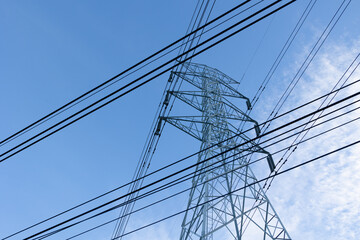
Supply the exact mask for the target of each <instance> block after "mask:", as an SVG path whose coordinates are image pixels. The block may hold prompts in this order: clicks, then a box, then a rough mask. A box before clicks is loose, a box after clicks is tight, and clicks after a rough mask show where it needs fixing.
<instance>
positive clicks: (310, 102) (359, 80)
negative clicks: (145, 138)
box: [4, 79, 360, 239]
mask: <svg viewBox="0 0 360 240" xmlns="http://www.w3.org/2000/svg"><path fill="white" fill-rule="evenodd" d="M359 82H360V79H358V80H356V81H354V82H352V83H349V84H347V85H345V86H343V87H341V88H338V89H336V90H334V91H332V92H329V93H327V94H324V95H322V96H320V97H317V98H315V99H313V100H311V101H309V102H306V103H304V104H302V105H300V106H298V107H295V108H293V109H291V110H289V111H287V112H285V113H282V114H280V115H278V116H276V117H274V118H273V119H271V120H275V119H278V118H281V117H283V116H285V115H287V114H290V113H292V112H294V111H296V110H299V109H301V108H303V107H305V106H308V105H310V104H312V103H314V102H316V101H319V100H320V99H323V98H324V97H327V96H329V95H330V94H333V93H336V92H338V91H341V90H343V89H346V88H348V87H350V86H352V85H354V84H357V83H359ZM264 124H266V122H263V123H261V124H259V126H261V125H264ZM251 130H254V127H252V128H250V129H247V130H245V131H244V132H243V133H246V132H249V131H251ZM235 137H236V135H235V136H232V137H230V138H228V139H226V140H224V141H222V142H220V143H223V142H225V141H228V140H231V139H233V138H235ZM215 146H216V145H213V146H209V147H207V148H205V149H203V150H200V151H198V152H196V153H194V154H191V155H189V156H187V157H185V158H182V159H180V160H178V161H176V162H173V163H171V164H168V165H166V166H164V167H162V168H159V169H157V170H155V171H153V172H151V173H149V174H147V175H146V176H144V177H142V178H141V179H144V178H147V177H149V176H151V175H154V174H156V173H158V172H160V171H163V170H165V169H167V168H169V167H171V166H174V165H175V164H178V163H180V162H183V161H185V160H187V159H189V158H191V157H193V156H196V155H197V154H199V153H201V152H203V151H207V150H210V149H211V148H213V147H215ZM138 180H140V179H137V180H136V181H138ZM133 182H134V181H132V182H129V183H127V184H124V185H122V186H120V187H117V188H114V189H112V190H110V191H108V192H106V193H104V194H101V195H99V196H97V197H94V198H92V199H90V200H88V201H85V202H83V203H81V204H78V205H76V206H75V207H72V208H70V209H67V210H65V211H63V212H61V213H59V214H56V215H54V216H52V217H49V218H47V219H45V220H43V221H40V222H38V223H36V224H34V225H32V226H30V227H28V228H25V229H22V230H20V231H18V232H16V233H14V234H12V235H10V236H7V237H6V238H4V239H7V238H10V237H12V236H15V235H17V234H19V233H22V232H24V231H26V230H29V229H31V228H33V227H35V226H38V225H40V224H42V223H45V222H47V221H49V220H52V219H54V218H56V217H58V216H60V215H63V214H65V213H68V212H70V211H72V210H74V209H76V208H79V207H81V206H84V205H86V204H88V203H90V202H92V201H95V200H97V199H99V198H101V197H103V196H105V195H108V194H110V193H113V192H115V191H117V190H119V189H121V188H123V187H126V186H128V185H130V184H132V183H133Z"/></svg>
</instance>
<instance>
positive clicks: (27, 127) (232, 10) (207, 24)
mask: <svg viewBox="0 0 360 240" xmlns="http://www.w3.org/2000/svg"><path fill="white" fill-rule="evenodd" d="M250 1H251V0H247V1H244V2H242V3H240V4H238V5H237V6H235V7H233V8H232V9H230V10H228V11H226V12H225V13H223V14H221V15H219V16H218V17H216V18H214V19H213V20H211V21H209V22H208V23H206V24H204V25H203V26H201V27H199V28H197V29H195V30H193V31H191V32H190V33H188V34H186V35H185V36H183V37H181V38H179V39H178V40H176V41H174V42H172V43H171V44H169V45H167V46H166V47H164V48H162V49H160V50H158V51H157V52H155V53H153V54H151V55H150V56H148V57H146V58H144V59H143V60H141V61H140V62H138V63H136V64H134V65H133V66H131V67H129V68H127V69H126V70H124V71H122V72H121V73H119V74H117V75H115V76H114V77H112V78H110V79H108V80H106V81H105V82H103V83H101V84H99V85H98V86H96V87H94V88H92V89H90V90H89V91H87V92H85V93H83V94H82V95H80V96H79V97H77V98H75V99H73V100H71V101H70V102H68V103H66V104H64V105H63V106H61V107H59V108H57V109H56V110H54V111H52V112H51V113H49V114H47V115H45V116H44V117H42V118H40V119H39V120H37V121H35V122H33V123H31V124H29V125H28V126H26V127H24V128H23V129H21V130H19V131H17V132H16V133H14V134H12V135H10V136H9V137H7V138H5V139H3V140H1V141H0V145H1V144H3V143H5V142H6V141H8V140H10V139H12V138H14V137H15V136H17V135H19V134H21V133H23V132H24V131H26V130H28V129H30V128H32V127H33V126H35V125H37V124H39V123H41V122H42V121H44V120H45V119H47V118H49V117H51V116H52V115H54V114H56V113H58V112H60V111H61V110H63V109H65V108H67V107H69V106H70V105H72V104H74V103H76V102H77V101H79V100H80V99H82V98H84V97H85V96H87V95H89V94H91V93H93V92H95V91H97V90H99V89H101V88H102V87H104V86H106V85H107V84H108V83H111V82H112V81H114V80H115V79H117V78H118V77H120V76H122V75H124V74H125V73H127V72H130V71H131V70H133V69H135V68H136V67H138V66H140V65H141V64H143V63H145V62H146V61H148V60H150V59H152V58H153V57H155V56H156V55H159V54H160V53H162V52H164V51H166V50H167V49H169V48H171V47H173V46H175V45H176V44H178V43H180V42H181V41H183V40H185V39H186V38H188V37H191V36H192V35H193V34H195V33H197V32H198V31H200V30H202V29H204V28H205V27H207V26H209V25H211V24H213V23H214V22H216V21H218V20H220V19H221V18H223V17H224V16H226V15H228V14H230V13H232V12H234V11H235V10H237V9H239V8H240V7H242V6H244V5H245V4H247V3H249V2H250Z"/></svg>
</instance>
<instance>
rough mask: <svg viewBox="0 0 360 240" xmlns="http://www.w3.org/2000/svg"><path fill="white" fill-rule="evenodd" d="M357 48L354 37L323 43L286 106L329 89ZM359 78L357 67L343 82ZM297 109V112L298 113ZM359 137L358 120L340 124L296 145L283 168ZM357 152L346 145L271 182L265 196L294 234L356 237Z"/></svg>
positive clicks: (359, 212) (359, 222)
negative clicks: (351, 39) (340, 150)
mask: <svg viewBox="0 0 360 240" xmlns="http://www.w3.org/2000/svg"><path fill="white" fill-rule="evenodd" d="M359 49H360V41H359V40H355V41H346V40H345V39H343V41H341V44H339V43H338V42H337V43H335V42H332V43H331V42H330V43H329V44H327V47H326V48H325V49H323V51H321V53H320V54H319V55H318V56H317V57H316V60H315V61H314V62H313V63H312V64H311V65H310V67H309V69H308V70H307V71H306V74H305V75H304V77H303V79H302V80H301V81H300V82H299V85H298V86H297V88H296V91H295V92H294V93H293V94H292V96H291V99H290V101H289V102H288V104H287V108H288V109H290V108H291V107H292V106H297V105H300V104H302V103H304V102H306V101H309V100H311V99H313V98H315V97H318V96H321V95H322V94H325V93H327V92H328V91H330V90H331V89H332V87H333V86H334V84H335V83H336V82H337V81H338V80H339V78H340V77H341V75H342V74H343V73H344V71H345V69H346V68H347V67H348V65H349V64H350V63H351V62H352V61H353V59H354V57H355V56H356V55H357V54H358V53H359ZM359 78H360V71H359V70H358V71H356V72H355V73H354V76H352V77H351V78H350V79H349V82H351V81H353V80H355V79H359ZM359 90H360V87H359V86H358V85H356V87H351V88H350V89H347V90H345V91H342V92H341V94H339V95H338V96H337V98H336V99H340V98H341V97H344V96H347V95H349V94H351V93H354V92H355V91H359ZM317 107H318V106H316V107H315V106H314V107H313V108H312V109H315V108H317ZM353 107H354V106H352V107H351V108H353ZM308 110H310V109H308ZM342 112H345V110H342ZM303 113H304V112H299V114H300V115H301V114H303ZM359 116H360V111H356V112H353V113H351V114H349V115H346V116H345V117H342V118H340V119H338V120H336V121H334V122H331V124H326V125H324V126H322V127H319V128H317V129H314V130H312V131H311V132H310V134H309V135H308V136H311V135H312V134H316V133H319V132H322V131H324V130H326V129H329V128H331V127H335V126H337V125H338V124H341V123H343V122H345V121H347V120H350V119H352V118H355V117H359ZM308 136H307V137H308ZM359 139H360V124H359V122H355V123H353V124H350V125H346V126H345V127H343V128H341V129H338V130H336V131H333V132H331V133H329V134H326V135H324V136H323V137H320V138H316V139H315V140H312V141H310V142H308V143H306V144H303V145H301V146H299V147H298V149H297V150H296V152H294V154H293V155H292V156H291V157H290V159H289V162H288V163H287V164H286V165H285V167H284V168H286V167H289V166H291V165H294V164H296V163H299V162H303V161H305V160H308V159H310V158H312V157H316V156H319V155H321V154H324V153H326V152H329V151H331V150H334V149H336V148H339V147H342V146H344V145H346V144H349V143H351V142H354V141H357V140H359ZM290 142H291V141H289V142H287V144H289V143H290ZM359 156H360V147H359V146H355V147H351V148H349V149H347V150H345V151H342V152H341V153H337V154H334V155H331V156H329V157H326V158H324V159H322V160H320V161H318V162H316V163H313V164H310V165H309V166H305V167H303V168H301V169H299V170H295V171H293V172H292V173H289V174H287V175H284V176H281V177H279V178H278V179H276V180H275V181H274V184H273V186H272V188H271V189H270V191H269V195H270V198H271V200H272V201H273V204H274V205H275V207H276V209H277V210H278V212H279V214H280V217H281V218H282V220H283V222H284V223H285V225H286V226H287V228H288V231H289V232H290V233H291V236H292V237H293V238H294V239H330V240H331V239H356V237H358V236H360V201H358V199H359V197H360V188H359V187H358V186H357V184H358V183H360V174H359V170H360V159H359Z"/></svg>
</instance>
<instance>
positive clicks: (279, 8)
mask: <svg viewBox="0 0 360 240" xmlns="http://www.w3.org/2000/svg"><path fill="white" fill-rule="evenodd" d="M280 1H281V0H278V1H275V2H274V3H272V4H270V5H268V6H266V7H265V8H263V9H261V10H259V11H257V12H256V13H254V14H251V15H250V16H249V17H247V18H245V19H243V20H241V21H239V22H237V23H236V24H234V25H232V26H231V27H229V28H227V29H225V30H223V31H222V32H220V33H218V34H216V35H215V36H213V37H211V38H209V39H207V40H205V41H204V42H202V43H200V44H199V45H198V46H196V47H194V48H193V49H191V50H194V49H196V48H197V47H199V46H201V45H203V44H205V43H207V42H209V41H210V40H212V39H214V38H216V37H217V36H218V35H221V34H223V33H224V32H226V31H229V30H230V29H232V28H233V27H235V26H237V25H239V24H241V23H243V22H244V21H246V20H248V19H250V18H252V17H253V16H255V15H257V14H259V13H261V12H262V11H265V10H266V9H268V8H270V7H271V6H273V5H275V4H277V3H278V2H280ZM295 1H296V0H292V1H289V2H288V3H286V4H284V5H282V6H280V7H278V8H277V9H275V10H273V11H271V12H269V13H267V14H265V15H264V16H262V17H260V18H258V19H256V20H255V21H253V22H251V23H249V24H247V25H246V26H244V27H241V28H240V29H238V30H236V31H234V32H233V33H231V34H229V35H227V36H225V37H224V38H222V39H220V40H218V41H216V42H215V43H213V44H211V45H209V46H207V47H205V48H204V49H202V50H200V51H199V52H196V53H195V54H193V55H192V56H190V57H188V58H186V59H185V60H183V61H180V62H178V63H177V64H175V65H176V66H177V65H180V64H182V63H184V62H185V61H187V60H189V59H191V58H193V57H195V56H197V55H199V54H200V53H202V52H204V51H206V50H208V49H210V48H212V47H214V46H215V45H217V44H219V43H221V42H222V41H224V40H226V39H228V38H230V37H232V36H234V35H235V34H237V33H239V32H241V31H243V30H244V29H247V28H248V27H250V26H252V25H254V24H255V23H257V22H259V21H261V20H263V19H264V18H266V17H268V16H270V15H272V14H274V13H275V12H278V11H280V10H281V9H283V8H284V7H286V6H288V5H290V4H292V3H294V2H295ZM174 60H175V59H172V60H170V61H168V62H167V63H165V64H163V65H161V66H159V67H157V68H155V69H154V70H152V71H150V72H148V73H147V74H145V75H143V76H142V77H140V78H137V79H136V80H133V81H132V82H130V83H128V84H126V85H125V86H123V87H121V88H119V89H118V90H116V91H114V92H112V93H111V94H109V95H107V96H106V97H104V98H102V99H100V100H98V101H96V102H94V103H93V104H91V105H89V106H88V107H86V108H84V109H82V110H81V111H79V112H77V113H75V114H73V115H71V116H70V117H68V118H66V119H64V120H62V121H60V122H58V123H57V124H55V125H53V126H52V127H50V128H48V129H46V130H44V131H43V132H41V133H39V134H37V135H35V136H34V137H32V138H30V139H28V140H26V141H24V142H23V143H21V144H19V145H17V146H15V147H14V148H12V149H10V150H8V151H7V152H5V153H3V154H1V155H0V156H4V155H5V154H8V153H9V152H11V151H13V150H15V149H16V148H19V147H20V146H22V145H24V144H25V143H27V142H29V141H31V140H33V139H34V138H36V137H38V136H40V135H42V134H43V133H46V132H47V131H49V130H51V129H52V128H54V127H56V126H58V125H60V124H62V123H64V122H65V121H67V120H68V119H70V118H72V117H73V116H75V115H78V114H80V113H81V112H83V111H85V110H87V109H89V108H90V107H92V106H94V105H95V104H97V103H99V102H101V101H103V100H105V99H106V98H109V97H111V96H112V95H114V94H116V93H118V92H119V91H121V90H123V89H125V88H127V87H129V86H130V85H132V84H134V83H135V82H137V81H140V80H141V78H143V77H146V76H147V75H149V74H151V73H153V72H155V71H157V70H159V69H160V68H162V67H163V66H165V65H167V64H169V63H171V62H172V61H174ZM171 68H172V67H170V68H167V69H165V70H163V71H162V72H160V73H158V74H157V75H155V76H153V77H151V78H149V79H147V80H146V81H144V82H142V83H139V84H138V85H137V86H135V87H133V88H131V89H129V90H127V91H125V92H124V93H122V94H120V95H118V96H116V97H114V98H112V99H110V100H108V101H107V102H105V103H103V104H101V105H100V106H98V107H96V108H94V109H92V110H90V111H89V112H87V113H85V114H84V115H82V116H80V117H78V118H76V119H74V120H72V121H71V122H69V123H67V124H65V125H63V126H62V127H60V128H58V129H56V130H54V131H53V132H51V133H49V134H47V135H45V136H43V137H41V138H40V139H37V140H36V141H34V142H32V143H30V144H28V145H26V146H25V147H23V148H21V149H19V150H17V151H15V152H14V153H12V154H9V155H8V156H6V157H4V158H2V159H0V162H2V161H4V160H6V159H8V158H10V157H12V156H14V155H15V154H17V153H19V152H21V151H23V150H25V149H27V148H28V147H30V146H32V145H34V144H36V143H38V142H40V141H41V140H43V139H45V138H47V137H49V136H50V135H52V134H54V133H56V132H58V131H60V130H62V129H63V128H65V127H67V126H69V125H71V124H73V123H74V122H76V121H78V120H80V119H82V118H84V117H85V116H87V115H89V114H91V113H93V112H95V111H97V110H99V109H100V108H102V107H104V106H106V105H108V104H109V103H111V102H113V101H115V100H117V99H119V98H120V97H122V96H124V95H126V94H128V93H129V92H132V91H134V90H135V89H137V88H139V87H141V86H143V85H144V84H146V83H148V82H150V81H152V80H153V79H155V78H157V77H159V76H160V75H162V74H164V73H165V72H167V71H169V70H171Z"/></svg>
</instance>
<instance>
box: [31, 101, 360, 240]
mask: <svg viewBox="0 0 360 240" xmlns="http://www.w3.org/2000/svg"><path fill="white" fill-rule="evenodd" d="M359 101H360V99H359V100H357V101H356V102H359ZM356 102H352V103H350V104H348V106H350V105H353V104H355V103H356ZM345 107H347V106H343V107H340V108H338V109H336V110H334V111H332V112H330V113H327V114H326V115H324V116H322V117H325V116H328V115H331V114H333V113H334V112H336V111H339V110H341V109H343V108H345ZM358 109H360V107H355V108H354V109H351V110H349V111H347V112H345V113H341V114H339V115H337V116H335V117H332V118H330V119H326V120H324V121H323V122H321V123H318V124H316V125H312V126H310V127H308V128H306V129H305V130H304V129H303V130H300V131H299V132H303V131H306V130H308V129H311V128H314V127H317V126H320V125H323V124H325V123H327V122H330V121H333V120H335V119H338V118H339V117H342V116H345V115H347V114H349V113H351V112H353V111H356V110H358ZM359 119H360V117H357V118H355V119H352V120H349V121H347V122H345V123H342V124H340V125H338V126H336V127H333V128H331V129H328V130H326V131H324V132H321V133H319V134H317V135H316V136H312V137H310V138H308V139H306V140H302V141H301V143H303V142H306V141H308V140H310V139H313V138H315V137H318V136H320V135H323V134H325V133H328V132H330V131H333V130H335V129H338V128H339V127H341V126H344V125H346V124H349V123H352V122H354V121H357V120H359ZM313 121H315V120H313ZM304 125H305V124H301V125H300V126H297V127H294V128H292V129H290V130H287V131H286V132H283V133H281V134H279V135H277V136H274V137H272V138H271V139H267V140H265V141H264V142H263V143H265V142H268V141H271V140H273V139H275V138H277V137H279V136H281V135H285V134H287V133H289V132H292V131H293V130H295V129H297V128H301V127H302V126H304ZM299 132H297V133H293V134H291V135H290V136H286V137H284V138H282V139H280V140H277V141H276V142H273V143H270V144H268V145H267V146H265V148H266V147H269V146H272V145H275V144H278V143H279V142H281V141H284V140H286V139H288V138H291V137H293V136H296V135H297V134H299ZM263 143H261V144H263ZM299 144H300V143H297V144H295V145H294V146H298V145H299ZM288 148H289V147H288V146H287V147H285V148H283V149H281V150H278V151H276V152H274V153H272V155H275V154H277V153H280V152H282V151H285V150H286V149H288ZM245 151H246V149H245ZM250 154H251V153H248V154H247V155H250ZM236 155H237V154H233V155H230V156H227V157H226V158H224V159H221V160H219V161H216V162H214V163H211V164H210V165H208V166H205V167H203V168H201V169H197V170H195V171H194V172H190V173H188V174H186V175H183V176H180V177H178V178H177V179H175V180H172V181H171V182H169V183H166V184H164V185H162V186H159V187H157V188H155V189H152V190H150V191H148V192H146V193H143V194H141V195H140V196H137V197H136V199H130V200H128V201H127V202H123V203H120V204H118V205H116V206H113V207H111V208H109V209H106V210H104V211H102V212H100V213H97V214H95V215H93V216H90V217H87V218H85V219H82V220H80V221H78V222H76V223H73V224H70V225H68V226H66V227H63V228H61V229H58V230H55V231H53V232H51V233H48V234H46V236H50V235H53V234H56V233H58V232H59V231H63V230H66V229H68V228H70V227H73V226H75V225H77V224H80V223H82V222H85V221H88V220H90V219H92V218H95V217H98V216H100V215H102V214H105V213H108V212H110V211H113V210H115V209H116V208H119V207H122V206H124V205H127V204H130V203H131V202H134V201H137V200H139V199H142V198H146V197H148V196H150V195H153V194H155V193H158V192H160V191H163V190H165V189H169V188H171V187H173V186H175V185H178V184H180V183H183V182H186V181H188V180H190V179H192V178H193V177H194V174H195V176H197V175H201V174H204V173H206V172H209V171H212V170H214V169H216V168H219V167H222V166H224V165H226V164H231V163H233V162H234V161H236V160H238V159H233V157H236ZM243 157H246V155H245V156H241V157H240V158H243ZM228 159H231V160H230V161H228V162H224V160H228ZM263 159H266V157H262V158H259V159H257V160H254V161H251V162H249V163H246V164H243V165H240V166H237V167H236V168H234V169H232V170H230V172H233V171H237V170H239V169H241V168H243V167H245V166H249V165H250V164H254V163H256V162H259V161H261V160H263ZM217 164H221V165H217ZM223 174H225V173H223ZM217 177H218V176H217ZM207 181H211V179H209V180H207ZM201 184H204V183H200V184H199V185H201ZM191 188H193V187H189V188H187V189H185V190H182V191H180V192H177V193H175V194H172V195H171V196H168V197H165V198H163V199H161V200H158V201H156V202H155V203H151V204H149V205H146V206H145V207H142V208H141V209H138V210H136V211H134V212H138V211H140V210H142V209H145V208H147V207H150V206H153V205H155V204H157V203H159V202H163V201H165V200H167V199H169V198H172V197H174V196H177V195H180V194H182V193H184V192H186V191H189V190H190V189H191ZM134 212H132V213H134ZM132 213H128V215H129V214H132ZM122 217H124V216H122ZM122 217H119V218H122ZM119 218H115V219H113V220H111V221H108V222H107V223H110V222H113V221H115V220H117V219H119ZM99 226H100V225H99ZM101 226H103V224H101ZM85 232H88V230H87V231H85ZM85 232H83V233H85ZM79 235H81V234H77V235H75V236H79ZM44 236H45V235H44ZM72 238H74V237H70V238H68V239H72ZM36 239H43V238H42V237H39V238H36ZM114 239H116V238H114Z"/></svg>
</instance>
